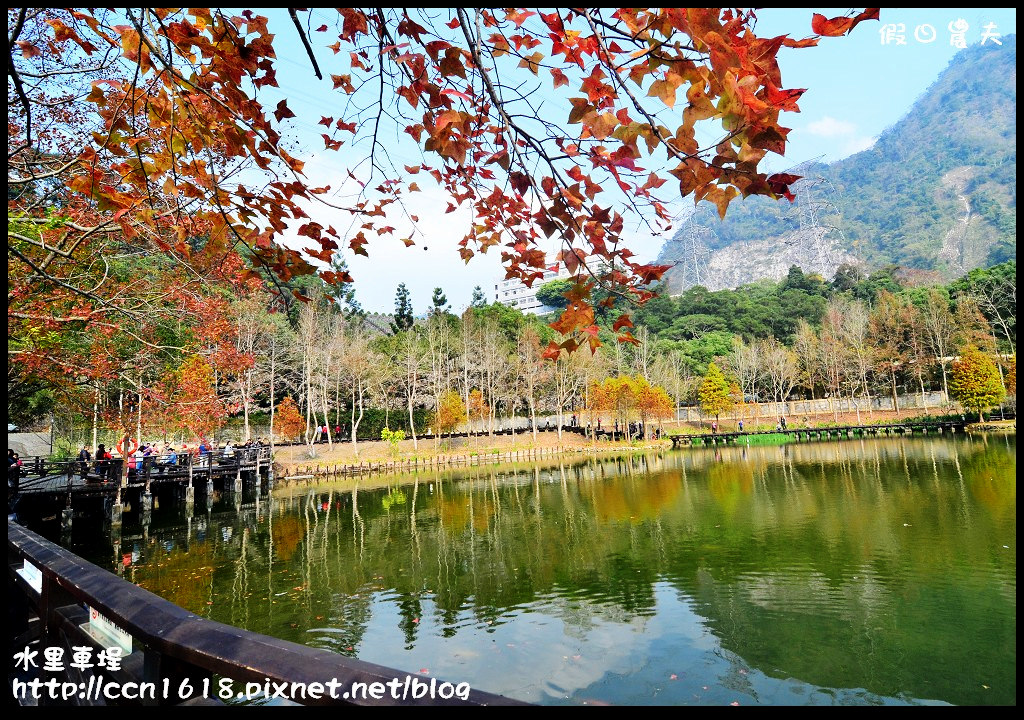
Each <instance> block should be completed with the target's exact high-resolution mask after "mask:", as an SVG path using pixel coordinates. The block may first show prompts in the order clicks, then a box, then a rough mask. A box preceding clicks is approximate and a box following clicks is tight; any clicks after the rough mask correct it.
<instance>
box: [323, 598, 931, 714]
mask: <svg viewBox="0 0 1024 720" xmlns="http://www.w3.org/2000/svg"><path fill="white" fill-rule="evenodd" d="M655 598H656V604H657V607H656V612H655V613H654V614H653V615H651V616H642V617H641V616H633V617H631V618H629V617H623V618H617V619H608V618H606V617H603V616H604V615H607V614H608V613H607V612H605V611H606V608H603V607H595V606H591V605H589V604H588V603H586V602H567V601H566V600H565V599H564V598H551V599H543V600H538V602H537V603H536V605H534V606H530V607H524V608H520V609H519V610H518V613H519V614H518V616H517V618H516V619H515V621H514V622H513V621H511V620H512V618H511V615H512V613H508V615H509V616H510V617H508V618H505V621H503V622H499V623H495V624H494V625H491V626H486V625H483V624H481V623H480V622H479V621H477V620H476V619H475V618H474V617H473V616H472V613H470V612H468V611H464V612H463V613H462V615H461V617H460V621H459V623H458V629H457V631H456V633H455V635H454V636H452V637H449V638H444V637H442V636H441V629H442V628H441V625H439V624H438V623H436V622H435V614H434V612H433V611H434V609H435V608H434V605H433V603H432V602H431V601H430V600H429V599H424V600H423V601H422V605H423V616H422V617H421V618H420V622H419V631H420V632H419V635H418V636H417V641H416V643H415V647H414V648H413V649H412V650H407V651H405V652H404V653H403V654H401V655H400V656H399V657H400V658H401V661H400V662H399V661H398V660H396V656H395V653H394V651H393V650H389V649H388V648H396V647H403V646H404V645H405V638H404V636H403V634H402V632H401V630H400V629H399V626H400V623H401V621H402V617H401V615H400V614H399V612H398V610H397V606H396V605H395V604H394V603H392V602H387V599H388V597H387V594H384V593H379V594H377V596H376V597H375V602H374V603H373V604H374V612H373V617H372V619H371V620H370V622H369V623H368V625H367V630H366V634H365V635H364V637H363V641H362V643H361V646H360V652H359V657H360V659H362V660H366V661H369V662H375V663H380V664H388V663H391V664H393V665H394V664H400V665H401V666H402V667H405V668H409V669H410V670H412V671H413V672H416V671H418V670H422V669H426V670H427V671H428V672H429V675H430V676H433V677H437V678H439V679H441V680H449V681H452V682H461V681H462V680H463V679H464V678H465V677H467V675H468V674H469V673H472V675H473V677H474V679H475V682H476V684H477V686H478V687H480V688H485V689H487V690H488V691H490V692H496V693H499V694H501V695H507V696H509V697H514V698H517V699H521V700H527V701H530V702H542V703H544V704H560V703H567V704H574V705H578V704H595V705H601V704H606V702H607V701H606V700H602V699H599V698H608V697H613V698H616V700H615V702H616V703H619V702H621V703H630V704H637V705H639V704H665V705H686V704H694V705H697V704H700V705H728V704H730V703H733V702H738V703H739V704H740V705H752V704H762V705H804V704H812V705H833V704H836V705H842V704H920V703H922V702H924V703H925V704H934V703H931V702H928V701H921V700H915V699H908V698H900V697H880V696H877V695H874V694H872V693H869V692H867V691H865V690H862V689H832V688H820V687H816V686H814V685H809V684H807V683H803V682H800V681H798V680H794V679H788V680H784V681H781V682H780V681H779V679H777V678H774V677H768V676H766V675H765V674H764V673H762V672H761V671H759V670H757V669H754V668H750V667H749V666H747V665H746V664H745V663H744V662H743V659H742V658H740V657H739V656H737V655H735V654H734V653H732V652H730V651H729V650H726V649H724V648H722V646H721V644H720V641H719V639H718V638H717V637H716V636H715V635H714V633H713V632H712V631H711V630H710V629H709V628H708V627H707V623H706V621H705V619H704V618H702V617H701V616H700V615H697V614H696V613H695V612H694V610H693V604H692V602H691V601H690V600H689V599H687V598H685V597H681V595H680V593H679V592H678V590H677V589H675V588H673V587H672V586H671V585H669V584H668V583H664V582H659V583H657V584H656V587H655ZM612 614H615V613H614V612H613V613H612ZM323 631H324V629H323V628H315V629H311V630H310V631H309V632H310V633H312V634H314V635H316V634H319V633H321V632H323ZM481 636H483V637H485V638H486V642H484V643H481V639H480V638H481Z"/></svg>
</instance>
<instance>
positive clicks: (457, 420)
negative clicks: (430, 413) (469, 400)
mask: <svg viewBox="0 0 1024 720" xmlns="http://www.w3.org/2000/svg"><path fill="white" fill-rule="evenodd" d="M433 420H434V435H435V436H436V437H439V436H441V435H444V434H445V433H451V432H454V430H455V428H457V427H458V426H459V425H461V424H462V423H464V422H466V407H465V405H463V404H462V398H460V397H459V394H458V393H457V392H455V391H454V390H447V391H445V392H444V394H442V395H441V399H440V401H439V402H438V404H437V409H436V410H435V411H434V417H433Z"/></svg>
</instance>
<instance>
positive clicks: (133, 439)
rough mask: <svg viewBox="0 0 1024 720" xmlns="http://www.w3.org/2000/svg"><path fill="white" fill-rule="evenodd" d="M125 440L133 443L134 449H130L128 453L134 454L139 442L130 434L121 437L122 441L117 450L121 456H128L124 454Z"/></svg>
mask: <svg viewBox="0 0 1024 720" xmlns="http://www.w3.org/2000/svg"><path fill="white" fill-rule="evenodd" d="M125 440H129V441H131V443H132V449H131V450H129V451H128V455H134V454H135V451H136V450H138V449H139V443H138V442H136V440H135V438H133V437H130V436H128V435H125V436H124V437H123V438H121V442H119V443H118V444H117V452H118V453H119V454H120V455H121V457H126V455H125V454H124V447H123V445H124V441H125Z"/></svg>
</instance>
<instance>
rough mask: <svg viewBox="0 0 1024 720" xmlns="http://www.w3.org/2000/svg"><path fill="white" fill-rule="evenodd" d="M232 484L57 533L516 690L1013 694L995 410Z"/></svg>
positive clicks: (312, 635)
mask: <svg viewBox="0 0 1024 720" xmlns="http://www.w3.org/2000/svg"><path fill="white" fill-rule="evenodd" d="M377 480H379V479H377V478H375V481H377ZM385 482H388V481H387V480H385ZM243 500H244V501H245V505H243V507H242V508H241V509H240V510H238V511H237V512H236V511H235V510H234V507H233V505H231V504H230V503H229V502H225V503H224V504H223V505H222V504H219V503H218V504H215V505H214V506H213V507H212V508H211V509H210V511H209V512H207V511H206V508H205V507H199V506H197V508H196V515H195V516H194V517H192V518H186V517H185V514H184V511H183V510H182V509H181V508H180V507H172V506H170V504H169V503H165V506H164V507H163V508H160V509H158V510H156V511H155V512H154V515H153V522H152V524H151V525H150V526H148V527H146V528H142V527H141V526H138V525H136V526H132V525H131V524H130V523H126V525H125V527H124V529H123V533H122V536H121V538H120V539H119V540H118V539H116V538H115V539H113V540H112V539H110V538H104V539H102V540H100V541H98V542H97V541H96V536H95V535H92V536H91V537H89V538H86V539H83V537H80V535H81V533H78V532H77V529H76V535H75V536H74V537H73V538H72V542H71V546H72V548H73V549H74V550H75V551H77V552H79V553H80V554H82V555H84V556H87V557H89V558H90V559H92V560H94V561H96V562H98V563H100V564H102V565H103V566H105V567H110V568H112V569H116V571H117V572H119V574H123V575H124V576H125V577H126V578H128V579H130V580H132V581H134V582H136V583H138V584H139V585H141V586H143V587H145V588H148V589H149V590H152V591H153V592H155V593H157V594H159V595H161V596H163V597H166V598H168V599H170V600H172V601H173V602H175V603H177V604H179V605H181V606H183V607H185V608H187V609H189V610H191V611H193V612H195V613H197V614H199V615H202V616H205V617H209V618H212V619H214V620H218V621H221V622H225V623H230V624H233V625H238V626H241V627H245V628H248V629H250V630H255V631H258V632H261V633H266V634H269V635H274V636H277V637H281V638H285V639H288V640H293V641H296V642H300V643H304V644H307V645H312V646H315V647H320V648H326V649H329V650H333V651H335V652H338V653H342V654H346V655H350V656H353V657H359V658H361V659H363V660H367V661H371V662H375V663H380V664H383V665H387V666H391V667H395V668H399V669H402V670H403V671H411V672H420V673H423V674H424V675H429V676H430V677H437V678H440V679H445V680H451V681H455V682H462V681H466V682H469V683H470V684H471V685H472V686H473V687H474V688H478V689H481V690H487V691H491V692H497V693H501V694H504V695H507V696H511V697H515V698H519V699H522V700H527V701H530V702H536V703H543V704H584V703H587V704H603V703H611V704H694V705H697V704H700V705H705V704H712V705H714V704H719V705H723V704H724V705H728V704H730V703H734V702H738V703H739V704H741V705H749V704H815V705H830V704H903V703H955V704H1014V703H1016V628H1017V620H1016V610H1017V602H1016V585H1017V581H1016V569H1017V560H1016V558H1017V546H1016V527H1017V512H1016V436H1015V435H998V436H973V437H971V436H968V437H964V436H959V437H955V438H950V437H948V436H947V437H943V438H910V439H899V438H892V439H888V438H886V439H877V440H852V441H841V442H820V443H807V444H790V445H783V446H777V447H750V448H739V447H736V448H733V447H729V448H724V449H714V448H695V449H687V450H681V451H675V452H669V453H665V454H661V455H645V456H637V457H632V458H623V459H617V460H612V459H599V460H596V461H584V462H580V463H572V462H565V463H562V464H554V465H550V464H549V465H545V466H536V467H535V466H526V467H523V466H517V467H515V468H505V469H494V468H486V467H484V468H471V469H468V470H464V471H460V472H451V473H438V474H433V473H428V474H423V473H421V474H419V475H418V476H397V477H394V478H392V479H390V481H389V486H388V487H385V488H376V489H367V488H365V487H364V488H358V487H357V488H355V489H353V488H352V487H351V486H349V487H333V488H332V487H322V488H316V489H308V488H294V489H291V490H288V489H284V490H280V489H279V490H277V491H276V492H275V493H274V495H273V497H270V498H268V497H267V496H266V495H264V496H263V497H262V498H260V499H259V501H258V502H257V503H255V504H253V502H252V500H253V498H251V497H248V496H246V497H245V498H243ZM324 679H325V680H327V679H329V678H324Z"/></svg>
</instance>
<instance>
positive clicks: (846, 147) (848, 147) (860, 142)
mask: <svg viewBox="0 0 1024 720" xmlns="http://www.w3.org/2000/svg"><path fill="white" fill-rule="evenodd" d="M876 140H878V138H875V137H854V138H850V139H849V140H847V141H846V142H845V143H843V155H844V157H845V156H847V155H856V154H857V153H859V152H861V151H862V150H867V149H868V148H869V147H871V146H872V145H874V144H875V141H876Z"/></svg>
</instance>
